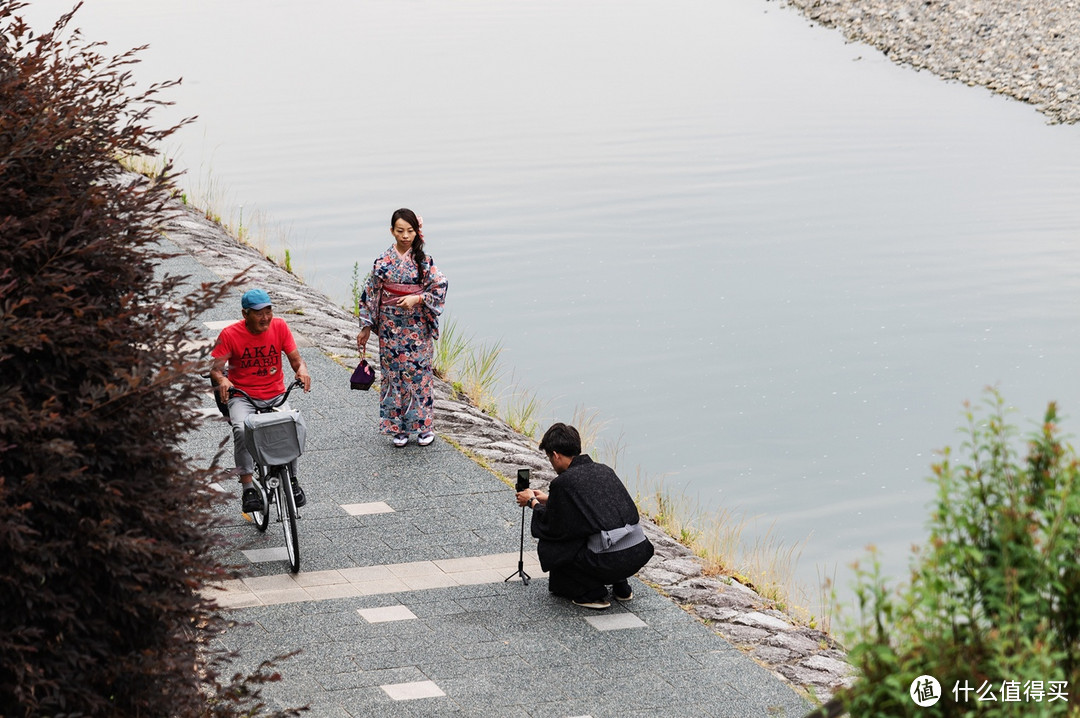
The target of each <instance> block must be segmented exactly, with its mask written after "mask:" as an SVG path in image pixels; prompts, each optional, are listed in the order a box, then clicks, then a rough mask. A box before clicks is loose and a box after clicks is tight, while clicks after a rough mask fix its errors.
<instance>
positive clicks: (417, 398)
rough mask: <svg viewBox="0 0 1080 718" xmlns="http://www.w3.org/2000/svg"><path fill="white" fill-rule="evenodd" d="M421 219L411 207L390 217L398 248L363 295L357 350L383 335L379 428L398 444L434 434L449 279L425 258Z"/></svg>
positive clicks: (379, 263)
mask: <svg viewBox="0 0 1080 718" xmlns="http://www.w3.org/2000/svg"><path fill="white" fill-rule="evenodd" d="M421 226H422V225H421V221H420V219H419V218H418V217H417V216H416V214H415V213H414V212H413V211H412V210H410V209H399V210H398V211H397V212H394V215H393V217H391V218H390V234H391V235H392V236H393V238H394V244H393V245H391V247H390V248H389V249H387V250H386V251H385V252H383V253H382V255H381V256H379V257H378V258H377V259H376V260H375V264H374V266H373V267H372V268H371V274H370V275H368V278H367V281H366V283H365V284H364V291H363V293H362V294H361V295H360V333H359V334H357V335H356V347H357V349H358V350H359V351H360V354H361V356H363V354H364V353H365V352H366V348H367V341H368V337H369V336H370V335H371V328H372V327H376V328H377V331H378V335H379V368H380V370H381V377H380V378H381V382H380V396H379V418H380V422H379V430H380V431H381V432H382V433H384V434H389V435H390V436H392V437H393V439H392V440H393V443H394V446H397V447H402V446H405V445H406V444H408V443H409V435H410V434H414V433H415V434H416V435H417V436H416V443H418V444H420V446H427V445H428V444H430V443H431V442H432V441H433V440H434V439H435V434H434V433H433V432H432V416H431V414H432V405H433V403H434V393H433V389H434V382H435V380H434V377H433V374H432V358H433V354H434V344H433V342H434V340H435V339H438V338H439V316H440V315H441V314H442V310H443V304H444V303H445V302H446V277H444V276H443V275H442V272H440V271H439V269H438V267H436V266H435V262H434V261H432V259H431V257H429V256H428V255H426V254H424V235H423V233H422V232H421V229H420V228H421Z"/></svg>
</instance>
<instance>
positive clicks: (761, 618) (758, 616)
mask: <svg viewBox="0 0 1080 718" xmlns="http://www.w3.org/2000/svg"><path fill="white" fill-rule="evenodd" d="M732 623H739V624H742V625H744V626H755V627H757V628H764V629H767V630H769V631H790V630H791V629H792V628H794V626H792V624H791V623H790V622H788V621H782V620H780V619H779V618H774V617H772V616H767V615H765V614H764V613H761V612H759V611H751V612H749V613H744V614H743V615H741V616H739V617H738V618H736V619H734V620H733V621H732Z"/></svg>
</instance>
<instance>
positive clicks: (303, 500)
mask: <svg viewBox="0 0 1080 718" xmlns="http://www.w3.org/2000/svg"><path fill="white" fill-rule="evenodd" d="M292 495H293V499H295V500H296V508H300V507H301V506H304V505H305V504H307V496H305V495H304V490H303V489H302V488H300V483H299V482H298V481H297V480H296V479H293V481H292Z"/></svg>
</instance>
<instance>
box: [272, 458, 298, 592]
mask: <svg viewBox="0 0 1080 718" xmlns="http://www.w3.org/2000/svg"><path fill="white" fill-rule="evenodd" d="M279 476H280V478H281V481H279V482H278V486H277V499H278V516H280V517H281V526H282V528H284V529H285V550H286V551H287V552H288V554H289V568H290V569H291V570H292V572H293V573H297V572H298V571H299V570H300V537H299V535H298V534H297V532H296V499H295V498H294V497H293V492H292V474H291V472H290V471H289V467H288V466H283V467H281V473H280V475H279Z"/></svg>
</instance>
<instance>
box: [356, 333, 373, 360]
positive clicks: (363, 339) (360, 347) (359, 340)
mask: <svg viewBox="0 0 1080 718" xmlns="http://www.w3.org/2000/svg"><path fill="white" fill-rule="evenodd" d="M370 336H371V327H364V328H363V329H361V330H360V333H359V334H357V335H356V351H358V352H360V356H364V355H365V354H366V353H367V340H368V337H370Z"/></svg>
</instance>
